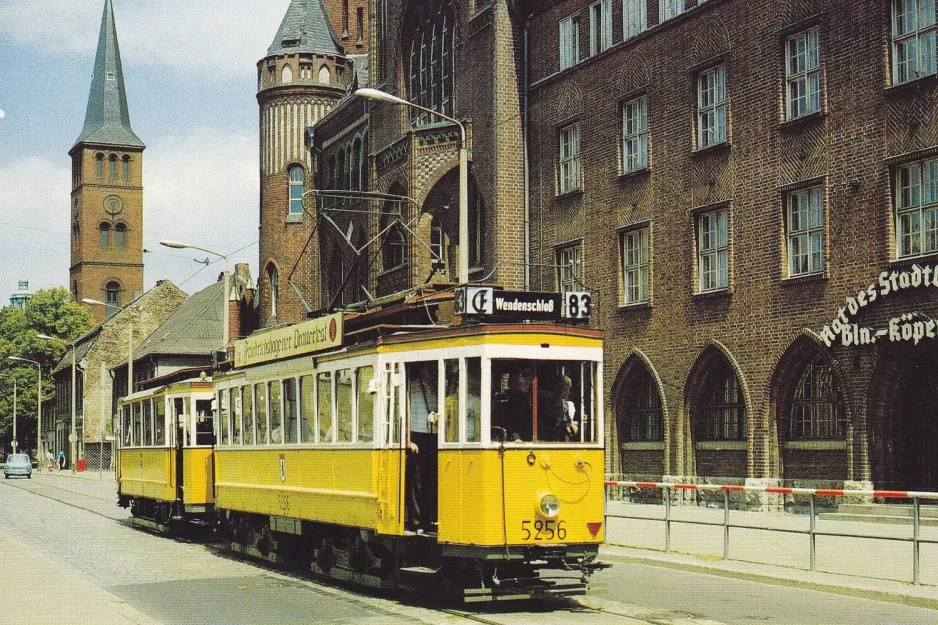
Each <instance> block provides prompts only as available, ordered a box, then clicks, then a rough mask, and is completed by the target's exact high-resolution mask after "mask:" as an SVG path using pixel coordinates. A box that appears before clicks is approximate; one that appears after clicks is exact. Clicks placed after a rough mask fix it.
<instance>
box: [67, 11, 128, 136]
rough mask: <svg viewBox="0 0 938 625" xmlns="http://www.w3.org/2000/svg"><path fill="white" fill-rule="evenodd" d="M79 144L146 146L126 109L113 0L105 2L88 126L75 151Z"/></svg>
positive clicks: (89, 100)
mask: <svg viewBox="0 0 938 625" xmlns="http://www.w3.org/2000/svg"><path fill="white" fill-rule="evenodd" d="M80 143H104V144H108V145H115V146H127V147H140V148H142V147H144V145H143V141H141V140H140V138H139V137H138V136H137V135H136V134H134V131H133V130H131V128H130V113H129V112H128V110H127V94H126V92H125V91H124V73H123V70H122V69H121V55H120V48H118V45H117V27H116V26H115V24H114V6H113V4H112V1H111V0H104V15H103V16H102V17H101V32H100V34H99V35H98V52H97V54H96V55H95V59H94V74H93V75H92V77H91V92H90V94H89V95H88V110H87V112H86V113H85V126H84V128H83V129H82V131H81V135H79V137H78V139H77V140H76V141H75V146H74V147H73V148H72V149H73V150H74V149H75V147H77V146H78V145H79V144H80Z"/></svg>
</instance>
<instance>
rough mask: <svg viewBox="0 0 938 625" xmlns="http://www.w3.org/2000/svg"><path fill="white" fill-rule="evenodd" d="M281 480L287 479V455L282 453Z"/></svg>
mask: <svg viewBox="0 0 938 625" xmlns="http://www.w3.org/2000/svg"><path fill="white" fill-rule="evenodd" d="M280 481H281V482H286V481H287V457H286V456H285V455H283V454H280Z"/></svg>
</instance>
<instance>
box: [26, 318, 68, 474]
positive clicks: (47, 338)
mask: <svg viewBox="0 0 938 625" xmlns="http://www.w3.org/2000/svg"><path fill="white" fill-rule="evenodd" d="M36 338H38V339H42V340H43V341H58V342H59V343H64V344H65V345H69V346H71V348H72V429H71V431H70V432H69V434H68V451H69V454H71V455H70V456H69V464H70V465H71V469H72V473H74V472H75V468H76V467H75V461H76V459H77V458H78V432H77V430H76V428H75V421H76V419H75V410H76V408H75V398H76V393H77V384H76V383H75V351H76V349H75V343H74V341H66V340H65V339H60V338H59V337H57V336H49V335H48V334H37V335H36Z"/></svg>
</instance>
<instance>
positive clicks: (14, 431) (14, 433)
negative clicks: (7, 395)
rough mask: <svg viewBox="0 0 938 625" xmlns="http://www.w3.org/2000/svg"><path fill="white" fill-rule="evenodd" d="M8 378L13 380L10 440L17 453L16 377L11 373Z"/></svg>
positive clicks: (14, 451)
mask: <svg viewBox="0 0 938 625" xmlns="http://www.w3.org/2000/svg"><path fill="white" fill-rule="evenodd" d="M4 377H6V376H4ZM7 379H8V380H13V440H12V441H11V442H10V447H12V448H13V453H14V454H15V453H16V377H14V376H12V375H11V376H10V377H8V378H7Z"/></svg>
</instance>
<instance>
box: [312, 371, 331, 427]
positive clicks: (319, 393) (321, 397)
mask: <svg viewBox="0 0 938 625" xmlns="http://www.w3.org/2000/svg"><path fill="white" fill-rule="evenodd" d="M334 378H335V376H334V375H333V374H332V371H317V372H316V426H317V432H318V438H317V440H318V442H320V443H326V444H331V443H332V442H334V440H335V436H334V434H335V432H334V430H335V428H334V427H332V425H333V423H334V421H335V401H334V397H335V389H334V387H333V384H332V381H333V379H334ZM324 386H325V388H326V389H327V390H328V392H324V389H323V387H324ZM323 408H326V410H327V411H328V412H327V414H323ZM324 416H325V417H328V419H324V418H323V417H324Z"/></svg>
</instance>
